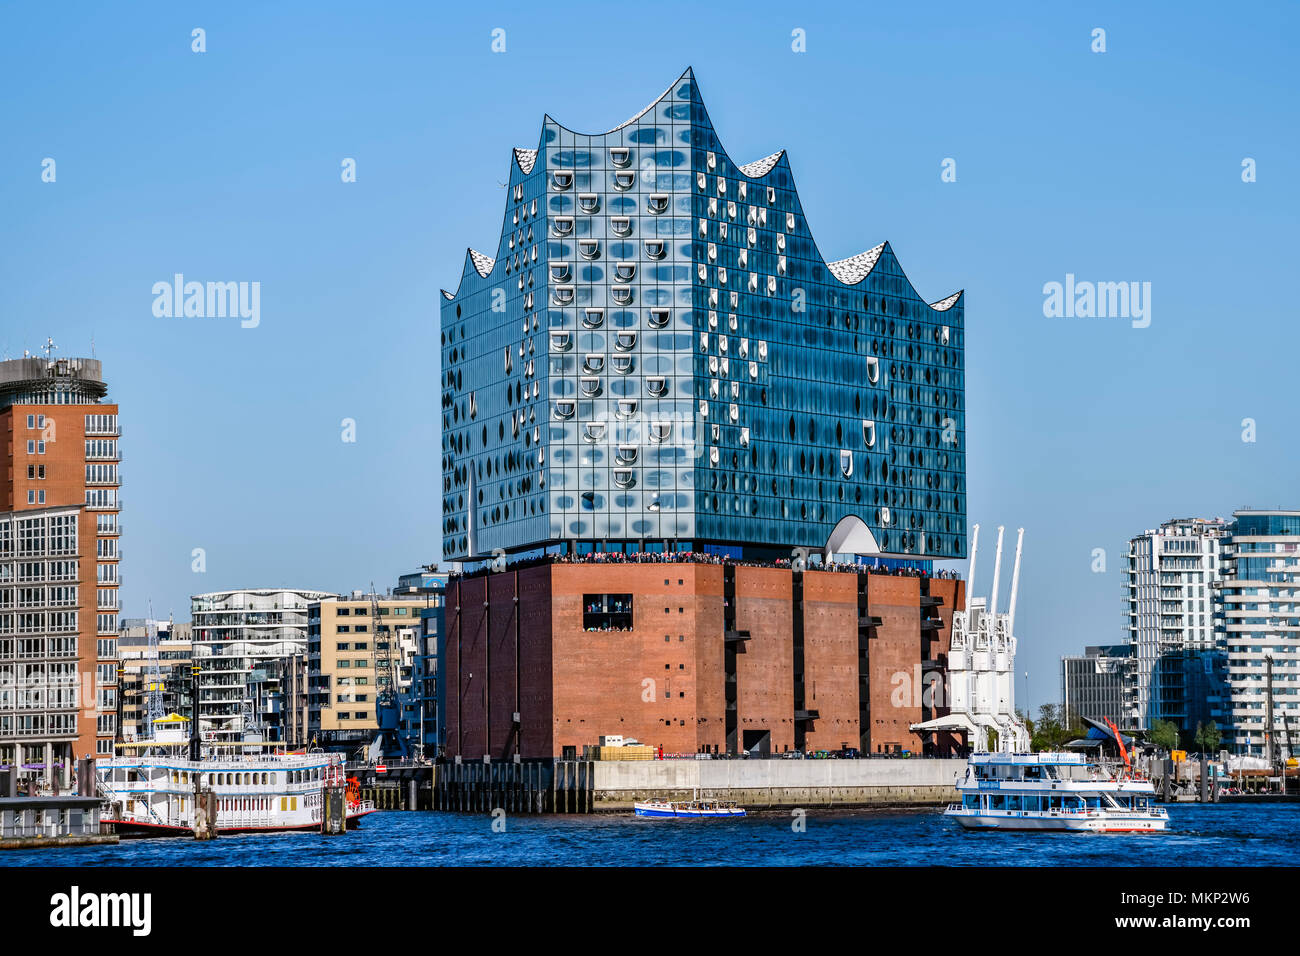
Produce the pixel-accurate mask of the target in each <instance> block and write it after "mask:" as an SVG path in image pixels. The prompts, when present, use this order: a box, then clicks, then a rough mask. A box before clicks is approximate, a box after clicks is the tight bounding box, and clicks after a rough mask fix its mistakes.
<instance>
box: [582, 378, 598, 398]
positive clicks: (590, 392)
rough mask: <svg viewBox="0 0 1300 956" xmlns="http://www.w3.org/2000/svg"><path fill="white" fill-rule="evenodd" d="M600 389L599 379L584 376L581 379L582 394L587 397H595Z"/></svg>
mask: <svg viewBox="0 0 1300 956" xmlns="http://www.w3.org/2000/svg"><path fill="white" fill-rule="evenodd" d="M601 391H602V388H601V384H600V379H598V378H584V379H583V380H582V394H583V395H585V396H586V397H587V398H595V397H596V396H597V395H599V394H600V393H601Z"/></svg>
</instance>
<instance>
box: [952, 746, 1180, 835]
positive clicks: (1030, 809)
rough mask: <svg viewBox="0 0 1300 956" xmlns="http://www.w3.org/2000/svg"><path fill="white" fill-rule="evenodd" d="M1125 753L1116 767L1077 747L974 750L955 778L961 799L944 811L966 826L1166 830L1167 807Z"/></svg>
mask: <svg viewBox="0 0 1300 956" xmlns="http://www.w3.org/2000/svg"><path fill="white" fill-rule="evenodd" d="M1124 756H1125V767H1124V770H1123V771H1119V772H1116V773H1112V772H1111V771H1110V770H1108V769H1107V768H1106V767H1105V766H1102V765H1101V764H1098V763H1089V762H1088V761H1086V760H1085V759H1084V757H1083V755H1082V754H1077V753H1037V754H1010V753H977V754H971V756H970V759H969V761H968V763H967V767H966V778H965V779H964V780H962V781H961V782H960V783H958V784H957V791H958V793H960V794H961V802H960V803H953V804H950V805H949V806H948V809H947V810H945V811H944V815H945V816H949V817H953V818H955V819H956V820H957V822H958V823H960V824H961V825H962V826H963V827H966V828H968V829H983V830H1070V831H1078V832H1088V833H1148V832H1158V831H1163V830H1164V829H1165V827H1166V826H1167V825H1168V823H1169V814H1168V812H1166V811H1165V809H1164V808H1163V807H1160V806H1157V805H1156V803H1155V788H1154V787H1153V786H1152V784H1151V781H1150V780H1147V779H1145V778H1144V777H1143V776H1142V775H1141V774H1139V773H1135V772H1133V771H1132V770H1131V769H1130V767H1129V766H1128V760H1127V754H1124Z"/></svg>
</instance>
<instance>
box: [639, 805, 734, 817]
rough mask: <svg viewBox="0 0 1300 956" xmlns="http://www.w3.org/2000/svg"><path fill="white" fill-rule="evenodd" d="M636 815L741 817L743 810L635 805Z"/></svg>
mask: <svg viewBox="0 0 1300 956" xmlns="http://www.w3.org/2000/svg"><path fill="white" fill-rule="evenodd" d="M635 811H636V815H637V816H638V817H687V818H695V817H743V816H744V815H745V811H744V810H742V809H741V808H739V807H728V808H725V809H720V810H689V809H684V808H683V809H676V808H673V807H656V806H641V805H639V804H638V805H636V806H635Z"/></svg>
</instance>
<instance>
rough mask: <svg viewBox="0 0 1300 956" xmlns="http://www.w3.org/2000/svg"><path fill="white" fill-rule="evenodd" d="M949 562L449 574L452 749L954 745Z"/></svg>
mask: <svg viewBox="0 0 1300 956" xmlns="http://www.w3.org/2000/svg"><path fill="white" fill-rule="evenodd" d="M964 591H965V588H964V582H962V581H960V580H956V579H952V578H932V577H921V576H915V577H913V576H901V575H891V574H883V573H871V572H868V571H866V570H863V571H861V572H856V573H855V572H849V571H825V570H820V571H819V570H808V571H804V572H794V571H791V570H790V569H789V568H781V567H757V566H751V565H743V564H734V563H727V564H709V563H662V564H661V563H649V564H613V565H601V564H587V563H574V564H568V563H543V564H538V565H534V566H531V567H524V568H522V569H519V570H514V569H507V570H505V571H500V572H496V573H492V572H485V573H478V574H474V575H470V576H466V577H460V578H452V579H451V581H450V582H449V583H448V588H447V617H446V649H445V655H444V657H443V664H442V666H443V667H444V669H445V671H444V679H445V695H446V699H445V701H444V713H445V720H446V724H445V727H446V739H445V752H446V754H447V755H448V756H461V757H465V758H470V759H477V758H481V757H483V756H484V755H488V756H491V757H492V758H494V759H501V758H507V759H508V758H510V757H512V756H514V755H515V754H518V755H520V756H521V757H524V758H535V757H542V758H545V757H558V756H561V755H563V754H564V752H565V748H569V747H572V748H575V750H576V752H577V753H578V754H581V753H582V748H583V747H584V746H586V745H594V744H596V743H598V741H599V738H600V737H601V736H605V735H621V736H623V737H624V738H627V737H633V738H636V739H637V740H638V741H640V742H641V743H643V744H650V745H652V746H655V747H659V746H662V747H663V749H664V751H665V753H681V754H691V753H698V752H702V751H709V752H716V753H727V752H732V753H735V752H737V751H738V750H750V751H753V752H760V753H771V754H778V753H783V752H786V751H790V750H801V751H805V752H811V751H816V750H838V749H839V748H841V747H843V746H848V747H854V748H858V749H860V750H861V751H862V752H863V753H889V752H897V751H900V750H907V751H911V752H914V753H920V752H922V751H923V750H925V751H933V752H937V753H949V752H951V751H952V750H954V749H955V748H956V747H957V746H958V745H959V743H960V741H958V740H956V739H953V738H951V737H949V736H948V735H938V736H939V737H940V739H933V736H931V737H927V739H924V740H923V739H922V738H921V737H920V736H918V735H917V734H914V733H912V732H911V731H910V730H909V729H908V727H909V725H911V724H914V723H919V722H921V721H923V720H927V719H930V718H932V717H936V716H942V715H944V714H946V713H947V710H946V708H944V707H943V706H942V704H943V702H944V698H943V695H942V690H940V691H939V692H938V695H937V697H936V696H933V692H931V694H927V693H926V688H927V687H928V686H929V685H930V683H932V682H934V681H936V680H938V681H942V680H943V677H944V669H945V668H946V664H947V652H948V635H949V633H950V631H951V625H952V612H953V610H954V609H955V608H957V607H959V606H960V603H959V602H961V601H962V600H964V597H965V594H964Z"/></svg>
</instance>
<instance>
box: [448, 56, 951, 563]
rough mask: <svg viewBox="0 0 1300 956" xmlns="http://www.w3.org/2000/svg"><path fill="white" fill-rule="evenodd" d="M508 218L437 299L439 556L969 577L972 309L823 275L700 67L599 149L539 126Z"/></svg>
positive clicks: (795, 199)
mask: <svg viewBox="0 0 1300 956" xmlns="http://www.w3.org/2000/svg"><path fill="white" fill-rule="evenodd" d="M506 198H507V203H506V209H505V212H504V221H503V226H502V232H501V238H500V242H499V244H498V247H497V249H496V250H495V251H494V254H492V255H485V254H483V253H479V252H476V251H474V250H469V252H468V253H467V254H466V257H465V261H464V267H463V272H462V275H461V279H460V283H459V285H458V286H457V288H456V290H455V291H454V292H444V293H443V297H444V301H443V303H442V323H441V325H442V428H443V431H442V436H443V437H442V450H443V556H444V558H446V559H449V560H455V559H465V558H472V557H484V556H490V555H492V554H493V553H495V552H498V551H500V552H504V553H507V554H514V553H518V552H527V551H529V550H541V549H546V550H550V551H552V552H562V553H563V552H570V551H571V552H577V553H582V552H584V551H588V550H592V549H595V550H615V551H623V550H631V551H642V550H644V551H661V550H665V549H666V550H677V551H692V550H693V551H720V552H725V553H729V554H733V555H740V554H742V553H743V554H746V555H754V556H764V557H768V558H770V557H788V556H789V555H790V550H791V548H793V547H803V548H811V549H822V550H826V551H829V552H852V553H855V554H858V555H876V556H884V557H885V558H886V559H887V558H890V557H895V558H905V559H912V560H929V559H933V558H961V557H964V556H965V553H966V486H965V455H966V448H965V409H964V330H963V311H964V302H963V298H962V295H961V293H960V292H958V293H955V294H952V295H948V296H946V297H945V298H943V299H940V300H938V301H936V302H933V303H927V302H926V300H925V299H923V298H922V297H921V296H920V295H919V294H918V293H917V292H916V291H915V290H914V289H913V287H912V285H911V283H910V282H909V281H908V279H907V277H906V275H905V274H904V273H903V270H902V267H901V266H900V264H899V262H898V259H897V258H896V257H895V255H894V251H893V249H892V248H891V247H890V246H889V244H888V243H887V242H882V243H880V244H879V245H876V246H874V247H872V248H870V249H867V250H866V251H864V252H861V253H859V254H857V255H854V256H851V257H849V258H847V259H840V260H836V261H831V262H827V261H826V260H825V259H824V258H823V257H822V254H821V252H820V250H819V249H818V248H817V245H816V243H815V242H814V240H813V237H812V234H811V232H810V231H809V227H808V223H807V220H806V218H805V214H804V209H803V207H802V205H801V203H800V201H799V196H798V194H797V192H796V190H795V185H794V179H793V175H792V173H791V169H790V164H789V162H788V160H787V158H786V154H785V152H784V151H783V150H782V151H778V152H775V153H773V154H772V155H770V156H767V157H765V158H763V159H759V160H757V161H755V162H751V163H746V164H738V163H736V162H734V161H733V160H732V159H731V157H730V156H729V155H728V154H727V152H726V151H725V150H724V149H723V146H722V143H721V141H720V140H719V138H718V135H717V134H716V133H715V131H714V128H713V124H712V122H711V120H710V118H709V116H708V113H707V112H706V111H705V108H704V104H703V102H702V101H701V99H700V94H699V90H698V89H697V87H696V83H695V78H694V76H693V74H692V72H691V71H690V70H687V71H686V73H685V74H683V75H682V76H681V78H680V79H678V80H677V81H675V82H674V83H673V84H672V86H671V87H670V88H669V89H668V90H667V91H666V92H665V93H664V94H663V95H662V96H660V97H659V98H658V99H656V100H655V101H654V102H652V103H651V104H650V105H649V106H648V107H646V108H645V109H644V110H642V111H641V112H640V113H638V114H637V115H635V116H633V117H632V118H631V119H629V120H627V121H626V122H625V123H622V124H620V125H618V126H616V127H614V129H612V130H610V131H609V132H607V133H599V134H593V135H586V134H581V133H575V132H573V131H571V130H568V129H566V128H565V127H563V126H561V125H560V124H559V123H557V122H556V121H555V120H554V119H552V118H551V117H549V116H548V117H546V118H545V120H544V121H543V124H542V133H541V139H540V142H539V143H538V146H537V148H536V149H515V150H514V152H513V155H512V160H511V163H510V169H509V183H508V186H507V193H506Z"/></svg>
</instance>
